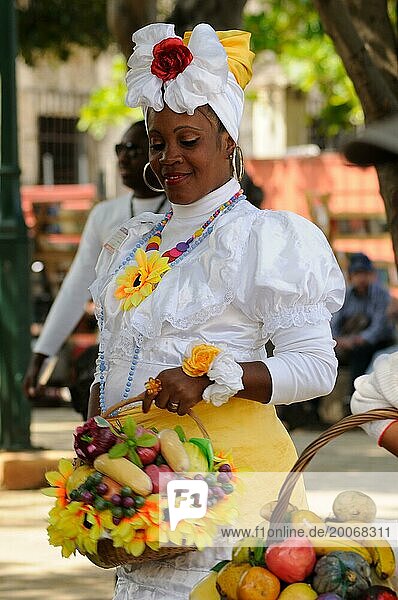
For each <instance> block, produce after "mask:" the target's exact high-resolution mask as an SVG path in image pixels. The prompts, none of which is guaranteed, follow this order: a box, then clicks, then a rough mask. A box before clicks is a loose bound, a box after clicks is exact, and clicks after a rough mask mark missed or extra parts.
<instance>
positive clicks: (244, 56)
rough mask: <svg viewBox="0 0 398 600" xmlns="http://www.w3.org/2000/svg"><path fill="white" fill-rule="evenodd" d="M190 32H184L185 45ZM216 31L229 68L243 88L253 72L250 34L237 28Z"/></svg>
mask: <svg viewBox="0 0 398 600" xmlns="http://www.w3.org/2000/svg"><path fill="white" fill-rule="evenodd" d="M191 33H192V31H186V32H185V33H184V38H183V42H184V44H185V45H186V46H187V45H188V43H189V40H190V38H191ZM216 33H217V35H218V39H219V40H220V42H221V44H222V46H223V47H224V50H225V52H226V53H227V57H228V66H229V70H230V71H231V73H233V75H234V77H235V79H236V81H237V82H238V84H239V85H240V87H241V88H242V90H244V89H245V87H246V86H247V84H248V83H249V81H250V79H251V78H252V74H253V69H252V64H253V60H254V56H255V54H254V52H252V51H251V50H250V36H251V34H250V33H249V32H248V31H240V30H238V29H231V30H229V31H216Z"/></svg>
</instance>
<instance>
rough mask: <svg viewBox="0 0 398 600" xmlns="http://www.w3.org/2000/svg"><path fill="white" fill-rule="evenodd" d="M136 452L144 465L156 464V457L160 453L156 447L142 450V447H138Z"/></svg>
mask: <svg viewBox="0 0 398 600" xmlns="http://www.w3.org/2000/svg"><path fill="white" fill-rule="evenodd" d="M136 451H137V454H138V456H139V457H140V459H141V462H142V464H143V465H150V464H152V463H153V462H155V460H156V457H157V455H158V451H157V450H156V449H155V447H153V448H141V447H140V446H137V448H136Z"/></svg>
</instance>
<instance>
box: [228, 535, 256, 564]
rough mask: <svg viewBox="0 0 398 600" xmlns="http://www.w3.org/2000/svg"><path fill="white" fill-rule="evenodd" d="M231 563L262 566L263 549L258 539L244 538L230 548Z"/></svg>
mask: <svg viewBox="0 0 398 600" xmlns="http://www.w3.org/2000/svg"><path fill="white" fill-rule="evenodd" d="M232 562H234V563H245V562H249V563H251V564H253V563H255V564H257V565H259V564H262V565H264V548H263V545H262V543H261V540H259V539H258V538H255V537H254V538H250V537H247V538H244V539H243V540H240V541H239V542H237V543H236V544H235V545H234V547H233V548H232Z"/></svg>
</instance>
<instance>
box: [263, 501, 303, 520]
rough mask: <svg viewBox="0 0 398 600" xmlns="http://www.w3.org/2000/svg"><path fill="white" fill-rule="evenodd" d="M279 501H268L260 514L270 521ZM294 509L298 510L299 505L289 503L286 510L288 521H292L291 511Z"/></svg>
mask: <svg viewBox="0 0 398 600" xmlns="http://www.w3.org/2000/svg"><path fill="white" fill-rule="evenodd" d="M277 503H278V501H277V500H272V501H271V502H267V504H264V506H263V507H262V508H261V509H260V516H261V517H262V518H263V519H264V520H265V521H269V520H270V519H271V515H272V513H273V511H274V508H275V507H276V505H277ZM294 510H298V509H297V507H296V506H294V505H293V504H290V503H289V504H288V507H287V509H286V512H285V519H286V521H290V513H292V512H293V511H294Z"/></svg>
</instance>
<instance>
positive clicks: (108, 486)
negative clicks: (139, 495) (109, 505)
mask: <svg viewBox="0 0 398 600" xmlns="http://www.w3.org/2000/svg"><path fill="white" fill-rule="evenodd" d="M95 491H96V492H97V494H99V496H102V497H103V498H105V500H110V499H111V498H112V496H113V495H114V494H120V491H121V485H120V483H117V482H116V481H115V480H114V479H111V478H110V477H107V476H106V475H103V477H102V481H101V482H100V483H99V484H98V485H97V486H96V490H95Z"/></svg>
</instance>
